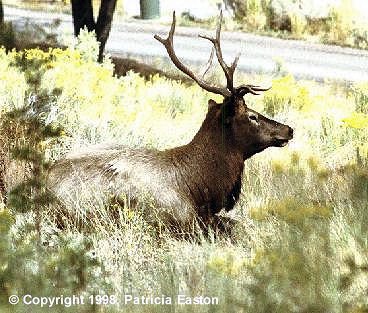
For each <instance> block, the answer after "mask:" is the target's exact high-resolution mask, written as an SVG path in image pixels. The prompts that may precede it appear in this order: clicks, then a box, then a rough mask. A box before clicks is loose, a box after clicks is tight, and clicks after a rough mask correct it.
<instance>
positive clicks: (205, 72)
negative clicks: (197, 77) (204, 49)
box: [202, 47, 215, 78]
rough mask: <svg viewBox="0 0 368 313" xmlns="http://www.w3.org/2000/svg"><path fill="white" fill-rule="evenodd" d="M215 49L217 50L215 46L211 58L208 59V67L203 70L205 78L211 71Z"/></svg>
mask: <svg viewBox="0 0 368 313" xmlns="http://www.w3.org/2000/svg"><path fill="white" fill-rule="evenodd" d="M214 50H215V48H214V47H212V50H211V54H210V57H209V59H208V61H207V64H206V67H205V69H204V71H203V74H202V78H204V76H205V75H206V74H207V72H208V71H209V69H210V68H211V66H212V61H213V54H214Z"/></svg>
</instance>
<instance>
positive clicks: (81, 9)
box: [0, 0, 117, 62]
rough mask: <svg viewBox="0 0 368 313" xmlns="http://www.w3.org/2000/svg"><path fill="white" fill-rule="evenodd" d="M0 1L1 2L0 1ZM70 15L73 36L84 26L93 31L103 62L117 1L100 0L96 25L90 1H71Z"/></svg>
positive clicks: (100, 58) (100, 59)
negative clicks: (72, 24)
mask: <svg viewBox="0 0 368 313" xmlns="http://www.w3.org/2000/svg"><path fill="white" fill-rule="evenodd" d="M0 1H2V0H0ZM71 2H72V15H73V23H74V35H75V36H76V37H77V36H78V35H79V33H80V30H81V29H82V28H83V27H84V26H86V27H87V29H88V31H90V32H91V31H95V32H96V37H97V41H99V42H100V47H99V51H98V52H99V53H98V62H102V60H103V52H104V50H105V45H106V41H107V38H108V37H109V34H110V30H111V23H112V18H113V15H114V11H115V7H116V2H117V0H101V6H100V10H99V12H98V18H97V23H95V20H94V18H93V7H92V0H72V1H71Z"/></svg>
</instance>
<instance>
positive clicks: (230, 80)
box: [154, 11, 270, 98]
mask: <svg viewBox="0 0 368 313" xmlns="http://www.w3.org/2000/svg"><path fill="white" fill-rule="evenodd" d="M221 23H222V11H220V18H219V21H218V24H217V30H216V38H212V37H208V36H204V35H199V37H201V38H204V39H207V40H209V41H211V42H212V44H213V49H214V50H215V52H216V57H217V60H218V62H219V64H220V66H221V68H222V70H223V71H224V73H225V76H226V81H227V83H226V88H225V87H218V86H215V85H211V84H209V83H208V82H206V81H205V80H204V79H203V78H204V75H205V74H206V72H207V71H208V69H209V67H210V66H211V63H212V58H213V49H212V51H211V56H210V59H209V61H208V65H207V66H206V69H205V71H204V74H203V76H202V78H201V77H198V76H197V75H196V74H195V73H193V72H192V71H191V70H190V69H189V68H188V67H187V66H185V65H184V64H183V63H182V62H181V61H180V60H179V59H178V57H177V56H176V54H175V50H174V43H173V39H174V32H175V24H176V17H175V11H174V12H173V21H172V24H171V28H170V32H169V35H168V37H167V38H166V39H163V38H161V37H160V36H158V35H155V36H154V38H155V39H156V40H158V41H159V42H161V43H162V44H163V45H164V46H165V48H166V51H167V53H168V55H169V57H170V59H171V61H172V62H173V63H174V65H175V66H176V67H177V68H178V69H179V70H181V71H182V72H183V73H185V74H187V75H188V76H189V77H190V78H192V79H193V80H194V81H195V82H196V83H197V84H198V85H199V86H201V87H202V88H203V89H205V90H207V91H209V92H213V93H216V94H220V95H222V96H224V97H225V98H226V97H230V96H232V95H235V96H240V97H243V96H244V95H245V94H247V93H251V94H253V95H258V94H259V93H258V92H260V91H266V90H269V89H270V88H260V87H259V86H253V85H241V86H239V87H237V88H234V72H235V69H236V66H237V65H238V61H239V57H240V53H239V54H238V55H237V56H236V57H235V59H234V61H233V63H231V66H228V65H227V64H226V63H225V61H224V58H223V56H222V50H221V44H220V34H221Z"/></svg>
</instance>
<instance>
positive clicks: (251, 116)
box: [249, 114, 258, 124]
mask: <svg viewBox="0 0 368 313" xmlns="http://www.w3.org/2000/svg"><path fill="white" fill-rule="evenodd" d="M249 119H250V120H251V121H252V122H255V123H257V124H258V118H257V116H256V115H253V114H252V115H249Z"/></svg>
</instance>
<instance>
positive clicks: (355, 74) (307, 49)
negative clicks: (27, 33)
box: [4, 7, 368, 81]
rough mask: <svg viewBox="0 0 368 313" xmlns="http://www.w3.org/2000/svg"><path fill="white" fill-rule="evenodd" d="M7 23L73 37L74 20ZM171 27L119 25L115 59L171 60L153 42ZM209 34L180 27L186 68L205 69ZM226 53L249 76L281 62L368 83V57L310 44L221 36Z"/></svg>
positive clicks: (301, 71)
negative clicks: (51, 26)
mask: <svg viewBox="0 0 368 313" xmlns="http://www.w3.org/2000/svg"><path fill="white" fill-rule="evenodd" d="M4 11H5V18H6V19H7V20H12V21H14V22H15V25H17V26H18V27H21V26H22V25H24V23H25V21H26V20H27V19H29V20H30V21H31V22H32V23H36V24H39V25H43V24H47V23H50V22H52V21H53V20H54V19H56V18H57V19H59V20H60V21H61V23H60V26H59V28H58V32H59V33H60V34H63V36H64V37H65V36H66V37H68V36H69V37H71V36H72V31H73V27H72V22H71V16H70V15H66V14H55V13H54V14H51V13H47V12H35V11H25V10H21V9H14V8H9V7H5V8H4ZM168 28H169V26H162V25H156V24H154V23H153V22H151V21H129V22H115V23H114V25H113V28H112V32H111V35H110V38H109V40H108V43H107V47H106V48H107V51H108V52H109V53H111V54H112V55H119V56H129V57H136V58H141V59H144V60H146V61H148V62H153V60H155V59H156V60H157V59H163V60H167V56H166V51H165V49H164V48H163V46H162V45H161V44H160V43H159V42H157V41H156V40H154V39H153V34H155V33H158V34H167V31H168ZM198 33H202V34H210V33H211V32H208V31H204V30H202V29H196V28H187V27H177V32H176V37H175V49H176V51H177V54H178V56H179V57H180V58H182V59H183V60H185V61H186V62H187V63H195V64H200V63H203V64H204V63H206V61H207V59H208V56H209V52H210V49H211V46H210V44H209V43H208V42H207V41H205V40H203V39H200V38H197V34H198ZM222 49H223V55H224V56H225V60H227V61H228V62H230V61H232V59H233V58H234V56H235V55H236V54H237V53H238V52H241V54H242V56H241V59H240V61H239V65H238V70H241V71H244V72H261V73H271V72H272V71H274V69H275V65H276V60H277V59H281V60H283V62H284V65H285V67H286V68H287V69H288V70H289V71H290V72H291V73H292V74H294V75H295V76H296V77H299V78H313V79H316V80H325V79H329V80H330V79H331V80H335V79H336V80H346V81H363V80H366V81H368V51H362V50H356V49H350V48H341V47H335V46H327V45H321V44H310V43H306V42H302V41H295V40H282V39H276V38H268V37H263V36H256V35H251V34H244V33H230V32H223V33H222Z"/></svg>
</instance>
